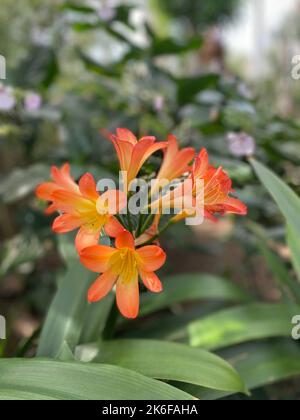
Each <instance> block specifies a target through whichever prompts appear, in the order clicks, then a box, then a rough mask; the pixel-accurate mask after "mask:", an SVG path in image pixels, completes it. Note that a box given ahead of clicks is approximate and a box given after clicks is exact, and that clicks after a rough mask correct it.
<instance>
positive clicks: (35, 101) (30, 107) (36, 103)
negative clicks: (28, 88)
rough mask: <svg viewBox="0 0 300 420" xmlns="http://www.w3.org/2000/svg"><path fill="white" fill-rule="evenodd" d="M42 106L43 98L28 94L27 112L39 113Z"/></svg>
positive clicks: (26, 99)
mask: <svg viewBox="0 0 300 420" xmlns="http://www.w3.org/2000/svg"><path fill="white" fill-rule="evenodd" d="M41 106H42V98H41V96H40V95H39V94H38V93H34V92H28V93H27V94H26V96H25V108H26V109H27V111H37V110H39V109H40V108H41Z"/></svg>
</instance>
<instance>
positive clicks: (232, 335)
mask: <svg viewBox="0 0 300 420" xmlns="http://www.w3.org/2000/svg"><path fill="white" fill-rule="evenodd" d="M299 313H300V306H298V305H294V304H291V305H286V304H266V303H255V304H250V305H244V306H239V307H235V308H232V309H225V310H222V311H220V312H217V313H215V314H213V315H210V316H207V317H205V318H203V319H200V320H198V321H194V322H192V323H191V324H190V325H189V327H188V330H189V337H190V344H191V345H192V346H194V347H197V346H198V347H202V348H206V349H210V350H216V349H220V348H224V347H228V346H231V345H234V344H239V343H243V342H245V341H251V340H256V339H264V338H270V337H289V336H290V335H291V329H292V318H293V316H294V315H296V314H299Z"/></svg>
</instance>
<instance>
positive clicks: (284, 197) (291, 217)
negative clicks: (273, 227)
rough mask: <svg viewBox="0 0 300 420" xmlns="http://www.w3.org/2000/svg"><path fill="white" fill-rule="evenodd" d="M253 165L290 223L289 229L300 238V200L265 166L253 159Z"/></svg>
mask: <svg viewBox="0 0 300 420" xmlns="http://www.w3.org/2000/svg"><path fill="white" fill-rule="evenodd" d="M251 164H252V166H253V168H254V170H255V172H256V174H257V176H258V177H259V179H260V181H261V182H262V183H263V184H264V186H265V187H266V188H267V190H268V191H269V193H270V194H271V195H272V197H273V198H274V200H275V201H276V203H277V205H278V207H279V209H280V211H281V212H282V214H283V215H284V217H285V218H286V220H287V222H288V225H289V228H290V229H292V230H293V231H294V234H295V235H297V236H298V237H299V236H300V217H299V214H300V198H299V197H298V196H297V195H296V194H295V193H294V191H293V190H292V189H291V188H290V187H289V186H288V185H286V184H285V183H284V182H283V181H282V180H281V179H280V178H279V177H278V176H277V175H275V174H274V173H273V172H272V171H271V170H270V169H268V168H266V167H265V166H264V165H263V164H261V163H260V162H257V161H256V160H255V159H251Z"/></svg>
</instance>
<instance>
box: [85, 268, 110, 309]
mask: <svg viewBox="0 0 300 420" xmlns="http://www.w3.org/2000/svg"><path fill="white" fill-rule="evenodd" d="M116 280H117V276H116V275H114V274H112V273H111V272H110V271H106V273H104V274H102V275H101V276H100V277H98V278H97V280H96V281H95V282H94V283H93V284H92V286H91V287H90V288H89V291H88V301H89V302H98V301H99V300H101V299H103V298H104V297H105V296H106V295H107V294H108V293H109V292H110V291H111V289H112V288H113V287H114V284H115V282H116Z"/></svg>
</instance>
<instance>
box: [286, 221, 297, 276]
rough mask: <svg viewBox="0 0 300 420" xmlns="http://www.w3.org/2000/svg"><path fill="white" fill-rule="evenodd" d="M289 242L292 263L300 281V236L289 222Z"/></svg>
mask: <svg viewBox="0 0 300 420" xmlns="http://www.w3.org/2000/svg"><path fill="white" fill-rule="evenodd" d="M287 242H288V245H289V248H290V250H291V254H292V263H293V266H294V268H295V271H296V273H297V276H298V280H299V281H300V237H299V235H298V234H297V231H295V230H294V229H293V228H291V226H290V225H289V224H288V225H287Z"/></svg>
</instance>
